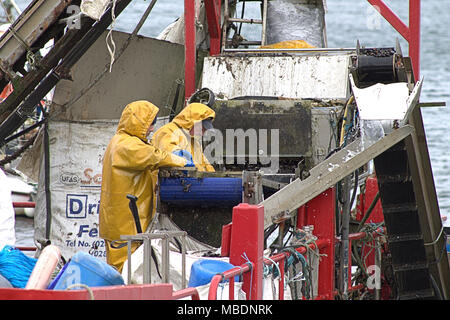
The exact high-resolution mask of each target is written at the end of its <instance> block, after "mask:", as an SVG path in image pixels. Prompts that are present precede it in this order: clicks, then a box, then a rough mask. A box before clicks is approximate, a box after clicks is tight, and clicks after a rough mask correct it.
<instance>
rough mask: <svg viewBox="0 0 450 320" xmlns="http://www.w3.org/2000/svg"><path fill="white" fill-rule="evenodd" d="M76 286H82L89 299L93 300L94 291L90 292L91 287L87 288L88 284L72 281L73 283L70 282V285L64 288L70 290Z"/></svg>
mask: <svg viewBox="0 0 450 320" xmlns="http://www.w3.org/2000/svg"><path fill="white" fill-rule="evenodd" d="M76 287H82V288H84V289H86V290H87V292H88V293H89V297H90V299H91V300H95V299H94V292H92V289H91V288H89V286H87V285H85V284H83V283H74V284H71V285H70V286H68V287H67V288H66V290H71V289H73V288H76Z"/></svg>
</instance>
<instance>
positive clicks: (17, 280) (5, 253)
mask: <svg viewBox="0 0 450 320" xmlns="http://www.w3.org/2000/svg"><path fill="white" fill-rule="evenodd" d="M36 262H37V259H35V258H31V257H28V256H27V255H25V254H24V253H23V252H22V251H20V250H19V249H17V248H15V247H12V246H4V247H3V250H2V251H0V273H1V274H2V276H3V277H5V278H6V279H7V280H8V281H9V282H10V283H11V285H12V286H13V287H14V288H25V286H26V285H27V282H28V279H29V278H30V275H31V272H32V271H33V268H34V266H35V265H36Z"/></svg>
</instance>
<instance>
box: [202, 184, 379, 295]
mask: <svg viewBox="0 0 450 320" xmlns="http://www.w3.org/2000/svg"><path fill="white" fill-rule="evenodd" d="M335 201H336V195H335V190H334V188H331V189H329V190H327V191H325V192H324V193H322V194H321V195H319V196H318V197H316V198H314V199H313V200H311V201H310V202H308V203H307V204H306V205H304V206H302V207H301V208H299V210H298V214H297V227H298V228H302V227H303V226H305V225H314V235H315V236H317V237H318V239H317V241H315V243H311V244H309V248H310V249H313V250H315V249H318V250H319V254H321V260H320V261H319V270H318V286H317V296H316V297H315V298H314V299H316V300H327V299H328V300H331V299H334V298H335V296H336V295H337V294H338V292H337V290H336V288H335V276H334V274H335V253H334V252H335V246H336V243H337V242H339V241H340V240H339V239H338V238H336V236H335V228H336V223H335ZM263 219H264V208H263V207H262V206H250V205H248V204H240V205H238V206H236V207H234V208H233V217H232V223H231V224H229V225H227V226H225V227H224V231H223V233H222V236H223V237H222V247H225V248H226V250H223V251H222V255H223V256H230V263H231V264H233V265H236V266H238V267H235V268H233V269H230V270H228V271H225V272H223V273H221V274H217V275H215V276H214V277H213V278H212V280H211V284H210V291H209V295H208V299H211V300H215V299H217V289H218V286H219V284H220V283H221V282H222V281H224V280H227V281H229V299H230V300H233V299H234V277H235V276H241V275H242V278H243V284H242V290H243V291H244V292H245V293H246V295H247V298H248V299H252V300H253V299H254V300H260V299H262V298H263V297H262V287H263V272H262V271H263V265H267V266H270V265H272V264H274V263H276V264H278V269H279V270H280V279H279V284H278V289H279V291H278V298H279V299H280V300H281V299H284V287H285V282H284V263H285V259H287V258H289V256H290V253H289V252H282V253H278V254H275V255H273V256H272V257H270V258H268V259H267V258H264V257H263V250H264V248H263V247H262V244H263V242H264V241H263V233H264V223H263ZM382 234H384V229H383V228H378V229H376V230H374V231H372V232H370V233H369V234H368V233H366V232H358V233H353V234H350V235H349V259H348V260H349V267H348V272H349V277H348V279H349V280H348V285H347V290H348V292H352V291H355V290H360V289H362V288H364V285H363V284H358V285H352V280H351V261H352V259H351V252H352V250H351V246H352V242H354V241H357V240H361V239H363V238H365V237H368V236H369V237H370V238H373V239H375V238H376V237H379V236H380V235H382ZM296 251H297V252H299V253H300V254H303V255H304V254H305V253H306V251H307V248H306V247H299V248H297V249H296Z"/></svg>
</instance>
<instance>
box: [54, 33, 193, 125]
mask: <svg viewBox="0 0 450 320" xmlns="http://www.w3.org/2000/svg"><path fill="white" fill-rule="evenodd" d="M128 37H129V34H127V33H123V32H118V31H116V32H113V39H114V42H115V44H116V48H117V49H116V60H115V62H114V64H113V68H112V72H111V73H110V72H109V69H108V70H107V71H106V73H104V75H103V77H101V78H100V80H99V81H97V82H96V81H94V79H96V78H97V77H98V76H99V75H100V74H102V73H103V72H104V70H105V66H107V64H108V63H109V62H110V55H109V52H108V50H107V47H106V40H105V39H106V32H105V33H104V34H103V35H102V36H101V37H100V38H99V39H98V40H97V42H96V43H95V44H94V45H93V46H92V47H91V48H90V49H89V50H88V51H87V52H86V53H85V54H84V56H83V57H82V58H81V59H80V60H79V61H78V62H77V64H76V65H75V66H74V67H73V68H72V70H71V76H72V78H73V81H70V80H61V81H60V82H59V83H58V85H57V86H56V88H55V94H54V98H53V103H52V106H51V110H52V112H54V115H57V117H58V118H59V119H64V120H94V119H118V118H120V115H121V113H122V110H123V108H124V107H125V105H127V104H128V103H130V102H132V101H134V100H142V99H144V100H149V101H150V102H152V103H154V104H155V105H156V106H158V107H159V108H160V112H159V114H158V116H159V117H161V116H167V115H168V114H169V112H170V107H171V106H172V103H173V100H174V96H175V92H176V87H177V80H183V79H184V67H183V66H184V47H183V46H182V45H179V44H174V43H170V42H167V41H161V40H157V39H152V38H145V37H138V38H136V39H134V40H132V41H131V43H130V44H129V46H128V48H127V49H126V50H125V51H124V53H123V54H122V56H121V57H120V58H119V57H117V53H118V52H119V50H120V48H121V47H122V45H123V44H124V42H125V41H127V39H128ZM94 82H95V84H93V83H94ZM88 88H89V90H86V89H88ZM82 93H84V94H82ZM182 97H183V94H182V92H181V93H180V99H179V100H180V102H179V103H182Z"/></svg>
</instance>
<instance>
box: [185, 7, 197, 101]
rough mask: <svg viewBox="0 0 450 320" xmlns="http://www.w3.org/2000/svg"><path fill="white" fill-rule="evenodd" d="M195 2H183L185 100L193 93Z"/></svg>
mask: <svg viewBox="0 0 450 320" xmlns="http://www.w3.org/2000/svg"><path fill="white" fill-rule="evenodd" d="M196 56H197V54H196V42H195V1H194V0H184V84H185V86H184V95H185V98H186V100H187V99H188V98H189V97H190V96H191V95H192V94H193V93H194V92H195V62H196Z"/></svg>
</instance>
